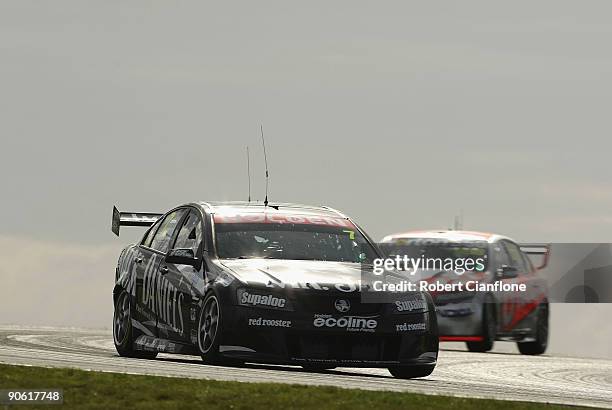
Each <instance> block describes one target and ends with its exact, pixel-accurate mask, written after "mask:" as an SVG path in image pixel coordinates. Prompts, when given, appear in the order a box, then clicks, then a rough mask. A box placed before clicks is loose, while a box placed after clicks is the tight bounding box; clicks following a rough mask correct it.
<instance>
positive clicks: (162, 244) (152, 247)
mask: <svg viewBox="0 0 612 410" xmlns="http://www.w3.org/2000/svg"><path fill="white" fill-rule="evenodd" d="M185 213H186V209H184V208H180V209H176V210H173V211H172V212H170V213H168V214H167V215H166V216H165V217H164V218H163V219H162V220H161V221H160V222H159V225H158V227H157V229H156V230H155V232H154V233H153V235H152V237H151V238H150V239H148V241H147V242H146V243H145V244H144V245H143V246H142V247H141V248H142V249H143V257H142V261H141V262H140V264H141V265H142V281H141V290H140V299H139V300H140V303H139V308H140V309H139V312H138V313H139V314H140V315H141V316H144V318H145V319H146V322H144V323H143V324H145V327H146V329H147V330H149V331H151V330H152V329H154V330H153V331H151V333H152V334H148V335H149V336H151V335H153V336H157V337H161V338H163V337H164V335H163V333H162V332H161V331H160V327H159V322H160V314H161V313H163V312H165V309H166V306H167V305H168V303H169V298H171V297H172V295H171V293H170V292H169V289H168V283H167V281H166V280H164V277H163V272H162V271H160V267H161V264H162V261H163V260H164V258H165V256H166V253H167V252H168V249H169V248H170V244H171V243H172V241H173V239H174V235H175V233H176V230H177V229H176V228H177V226H178V224H179V222H180V220H181V218H182V217H183V216H184V215H185ZM137 293H138V291H137Z"/></svg>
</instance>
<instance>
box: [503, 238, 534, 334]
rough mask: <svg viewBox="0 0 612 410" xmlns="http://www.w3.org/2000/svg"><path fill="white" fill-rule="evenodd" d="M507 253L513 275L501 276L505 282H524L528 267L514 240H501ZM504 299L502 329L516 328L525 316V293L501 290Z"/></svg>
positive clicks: (514, 329)
mask: <svg viewBox="0 0 612 410" xmlns="http://www.w3.org/2000/svg"><path fill="white" fill-rule="evenodd" d="M501 242H502V244H503V246H504V249H505V250H506V253H507V255H508V260H509V266H511V267H512V268H514V271H515V274H516V276H515V277H512V278H502V279H501V280H502V281H503V282H505V283H516V284H521V283H526V281H527V279H528V275H529V273H530V272H529V269H528V266H527V264H526V262H525V259H524V258H523V253H522V251H521V248H520V247H519V246H518V245H517V244H516V243H514V242H511V241H508V240H504V241H501ZM503 293H504V301H503V305H502V314H503V317H502V324H503V328H502V330H503V331H505V332H508V331H516V330H518V328H517V326H519V324H520V323H521V321H522V320H523V319H524V318H525V316H526V313H528V312H525V305H526V301H525V298H526V294H525V292H520V291H510V292H503Z"/></svg>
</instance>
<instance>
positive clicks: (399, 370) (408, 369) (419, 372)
mask: <svg viewBox="0 0 612 410" xmlns="http://www.w3.org/2000/svg"><path fill="white" fill-rule="evenodd" d="M435 367H436V365H435V364H429V365H423V364H420V365H416V366H397V367H389V369H388V370H389V373H391V375H392V376H393V377H395V378H398V379H415V378H417V377H427V376H429V375H430V374H431V373H432V372H433V371H434V369H435Z"/></svg>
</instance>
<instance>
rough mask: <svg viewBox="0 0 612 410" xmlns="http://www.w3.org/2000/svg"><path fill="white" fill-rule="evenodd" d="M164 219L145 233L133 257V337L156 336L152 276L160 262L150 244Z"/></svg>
mask: <svg viewBox="0 0 612 410" xmlns="http://www.w3.org/2000/svg"><path fill="white" fill-rule="evenodd" d="M163 220H164V218H160V219H159V220H158V221H157V222H156V223H155V224H153V226H152V227H151V228H150V229H149V230H148V231H147V233H146V234H145V236H144V237H143V239H142V241H141V242H140V244H139V246H138V248H137V249H136V252H135V253H134V256H133V264H134V265H133V266H134V276H135V280H136V286H135V300H134V302H135V309H133V310H132V319H133V321H132V327H133V329H134V333H135V334H134V336H135V337H137V336H140V335H145V336H153V337H156V336H157V314H156V313H155V295H154V294H153V292H152V291H153V289H154V286H155V283H154V275H153V274H152V273H153V272H155V271H156V270H157V267H158V265H159V262H160V260H161V259H160V258H159V255H158V254H157V253H156V252H155V251H154V250H153V249H152V248H151V242H152V240H153V237H154V236H155V233H156V232H157V230H158V228H159V226H160V225H161V223H162V221H163Z"/></svg>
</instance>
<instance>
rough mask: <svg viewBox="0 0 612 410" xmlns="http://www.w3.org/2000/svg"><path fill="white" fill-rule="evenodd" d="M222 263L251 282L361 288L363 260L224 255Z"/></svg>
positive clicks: (239, 276)
mask: <svg viewBox="0 0 612 410" xmlns="http://www.w3.org/2000/svg"><path fill="white" fill-rule="evenodd" d="M220 262H221V264H222V265H223V266H224V267H225V268H226V269H229V270H230V271H231V273H233V274H234V276H236V277H237V278H238V279H239V280H241V281H243V282H245V283H248V284H250V285H255V286H257V285H263V286H268V287H293V288H312V289H322V290H331V289H332V288H337V289H339V290H347V291H353V290H357V289H359V283H360V281H361V264H359V263H350V262H327V261H302V260H284V259H224V260H221V261H220Z"/></svg>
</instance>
